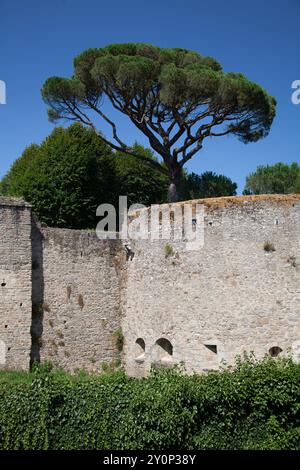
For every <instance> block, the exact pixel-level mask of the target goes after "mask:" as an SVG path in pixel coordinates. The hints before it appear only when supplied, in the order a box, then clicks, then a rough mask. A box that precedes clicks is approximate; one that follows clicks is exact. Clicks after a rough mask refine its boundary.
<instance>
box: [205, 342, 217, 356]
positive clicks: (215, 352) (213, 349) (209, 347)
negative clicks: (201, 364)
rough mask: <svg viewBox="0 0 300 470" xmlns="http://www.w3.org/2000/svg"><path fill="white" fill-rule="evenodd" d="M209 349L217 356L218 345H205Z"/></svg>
mask: <svg viewBox="0 0 300 470" xmlns="http://www.w3.org/2000/svg"><path fill="white" fill-rule="evenodd" d="M204 346H205V347H206V348H207V349H209V350H210V351H211V352H213V353H214V354H217V353H218V348H217V345H216V344H205V345H204Z"/></svg>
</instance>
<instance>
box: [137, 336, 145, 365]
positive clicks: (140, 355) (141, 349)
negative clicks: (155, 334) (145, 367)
mask: <svg viewBox="0 0 300 470" xmlns="http://www.w3.org/2000/svg"><path fill="white" fill-rule="evenodd" d="M145 351H146V344H145V341H144V340H143V338H138V339H137V340H136V342H135V353H134V356H135V360H136V361H137V362H144V359H145Z"/></svg>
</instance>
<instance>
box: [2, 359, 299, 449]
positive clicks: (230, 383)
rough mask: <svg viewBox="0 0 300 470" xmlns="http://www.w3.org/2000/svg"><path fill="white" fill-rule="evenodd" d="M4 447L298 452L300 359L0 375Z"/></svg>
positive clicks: (38, 371) (251, 360)
mask: <svg viewBox="0 0 300 470" xmlns="http://www.w3.org/2000/svg"><path fill="white" fill-rule="evenodd" d="M0 426H1V428H0V449H104V450H107V449H114V450H115V449H151V450H171V449H177V450H179V449H185V450H196V449H300V364H295V363H293V362H292V361H291V360H290V359H283V360H276V361H275V360H273V359H266V360H264V361H262V362H256V361H255V360H254V359H249V358H248V359H247V360H245V361H243V362H238V363H237V365H236V368H235V370H234V371H230V370H224V371H222V372H220V373H210V374H208V375H201V376H199V375H194V376H185V375H182V374H181V373H180V371H178V370H169V371H155V372H153V373H152V375H151V376H150V377H148V378H146V379H133V378H129V377H127V376H126V375H125V374H124V373H122V372H118V373H114V374H112V373H107V374H101V375H88V374H86V373H78V374H76V375H73V376H72V375H69V374H66V373H64V372H62V371H51V370H50V369H49V367H47V366H46V367H45V366H44V367H38V368H37V369H36V370H35V371H33V372H32V373H30V374H24V373H16V372H2V373H1V374H0Z"/></svg>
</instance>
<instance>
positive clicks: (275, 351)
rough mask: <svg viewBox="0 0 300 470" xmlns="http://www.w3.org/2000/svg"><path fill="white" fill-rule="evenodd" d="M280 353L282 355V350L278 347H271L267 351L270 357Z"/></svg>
mask: <svg viewBox="0 0 300 470" xmlns="http://www.w3.org/2000/svg"><path fill="white" fill-rule="evenodd" d="M280 353H282V349H281V348H280V347H279V346H272V347H271V348H270V349H269V355H270V356H271V357H277V356H279V354H280Z"/></svg>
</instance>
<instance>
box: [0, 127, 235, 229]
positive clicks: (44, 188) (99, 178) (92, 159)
mask: <svg viewBox="0 0 300 470" xmlns="http://www.w3.org/2000/svg"><path fill="white" fill-rule="evenodd" d="M133 148H134V150H135V151H137V152H139V154H140V155H143V156H145V157H147V158H151V159H153V161H157V160H156V158H155V156H154V154H153V152H152V150H150V149H146V148H144V147H143V146H141V145H139V144H137V143H136V144H134V146H133ZM168 184H169V181H168V177H167V176H166V175H164V174H162V173H160V172H159V171H157V170H156V169H155V168H153V167H151V166H149V165H146V164H145V163H144V162H143V161H140V160H138V159H136V158H134V157H132V156H130V155H127V154H122V153H118V152H113V151H112V150H111V149H110V147H108V146H107V145H106V144H104V143H103V142H102V141H101V140H100V139H98V138H97V136H96V135H95V133H94V132H93V131H91V130H90V129H87V128H86V127H84V126H82V125H81V124H79V123H77V124H73V125H72V126H70V127H69V128H63V127H59V128H56V129H54V131H53V132H52V133H51V135H50V136H49V137H48V138H46V139H45V141H44V142H42V144H41V145H36V144H33V145H30V146H29V147H27V148H26V149H25V150H24V152H23V154H22V156H21V157H20V158H18V159H17V160H16V161H15V163H14V164H13V166H12V168H11V169H10V171H9V172H8V173H7V175H6V176H5V177H4V178H3V179H2V181H1V182H0V194H2V195H10V196H17V197H23V198H24V199H26V200H27V201H28V202H30V203H31V204H32V206H33V210H34V213H35V214H36V215H37V216H38V218H39V220H40V221H41V222H43V223H44V224H46V225H49V226H54V227H65V228H74V229H85V228H95V227H96V224H97V222H98V221H99V219H98V218H97V217H96V208H97V207H98V205H99V204H102V203H110V204H113V205H114V206H115V207H116V208H118V202H119V196H127V198H128V205H131V204H136V203H138V204H144V205H146V206H149V205H151V204H161V203H164V202H167V193H168ZM183 186H184V193H183V197H184V199H193V198H202V197H216V196H228V195H233V194H235V189H236V184H235V183H233V182H232V181H231V180H230V179H229V178H227V177H225V176H222V175H216V174H214V173H209V172H207V173H204V174H203V175H196V174H194V173H192V174H191V175H189V174H188V173H186V172H185V173H184V180H183Z"/></svg>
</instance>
